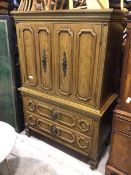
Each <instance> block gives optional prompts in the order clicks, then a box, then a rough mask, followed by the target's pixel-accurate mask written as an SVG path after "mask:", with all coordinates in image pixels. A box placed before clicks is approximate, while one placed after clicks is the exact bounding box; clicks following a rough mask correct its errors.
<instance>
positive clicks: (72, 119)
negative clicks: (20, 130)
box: [25, 98, 92, 136]
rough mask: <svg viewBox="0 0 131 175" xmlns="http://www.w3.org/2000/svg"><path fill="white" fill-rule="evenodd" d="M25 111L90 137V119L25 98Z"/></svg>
mask: <svg viewBox="0 0 131 175" xmlns="http://www.w3.org/2000/svg"><path fill="white" fill-rule="evenodd" d="M25 103H26V110H27V111H28V112H30V113H33V114H36V115H39V116H41V117H44V118H47V119H48V120H51V121H53V122H55V123H58V124H61V125H63V126H65V127H68V128H70V129H74V130H75V131H77V132H80V133H82V134H85V135H89V136H91V135H92V119H90V118H87V117H85V116H81V115H78V114H75V113H73V112H69V111H67V110H63V109H61V108H59V107H55V106H52V105H47V104H46V103H44V102H43V101H40V100H36V99H30V98H26V102H25Z"/></svg>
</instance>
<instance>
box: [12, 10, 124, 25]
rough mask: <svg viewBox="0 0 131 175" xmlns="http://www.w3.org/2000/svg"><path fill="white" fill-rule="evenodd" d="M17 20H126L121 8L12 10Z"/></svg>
mask: <svg viewBox="0 0 131 175" xmlns="http://www.w3.org/2000/svg"><path fill="white" fill-rule="evenodd" d="M11 14H12V15H13V16H14V18H15V21H16V22H18V21H23V20H24V21H35V20H37V21H47V22H51V21H54V22H59V21H60V22H62V21H65V22H68V21H69V22H88V21H91V22H102V23H104V22H109V21H119V22H120V21H121V22H124V14H123V13H122V11H120V10H114V9H108V10H105V9H104V10H57V11H53V10H49V11H36V12H33V11H30V12H27V11H26V12H24V11H23V12H20V11H12V13H11Z"/></svg>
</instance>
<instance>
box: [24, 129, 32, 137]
mask: <svg viewBox="0 0 131 175" xmlns="http://www.w3.org/2000/svg"><path fill="white" fill-rule="evenodd" d="M25 132H26V135H27V136H28V137H30V136H31V131H30V130H29V129H28V128H25Z"/></svg>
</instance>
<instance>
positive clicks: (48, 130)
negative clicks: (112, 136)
mask: <svg viewBox="0 0 131 175" xmlns="http://www.w3.org/2000/svg"><path fill="white" fill-rule="evenodd" d="M26 119H27V120H28V121H27V122H28V124H29V128H31V129H33V128H34V129H36V130H38V131H41V132H42V133H43V135H45V136H47V137H50V138H52V139H53V140H56V141H58V142H61V143H62V144H64V145H67V146H69V147H71V148H73V149H76V150H78V151H79V150H80V151H82V152H83V153H86V154H89V152H90V149H91V138H90V137H88V136H83V135H81V134H79V133H77V132H74V131H73V130H70V129H68V128H66V127H63V126H61V125H59V124H56V123H54V122H52V121H50V120H47V119H43V118H41V117H39V116H37V115H32V114H30V113H28V112H27V115H26Z"/></svg>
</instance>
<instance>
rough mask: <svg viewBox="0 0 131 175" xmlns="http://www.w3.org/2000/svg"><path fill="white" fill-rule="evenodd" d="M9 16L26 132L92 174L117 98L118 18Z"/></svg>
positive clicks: (107, 14) (82, 13)
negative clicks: (67, 152)
mask: <svg viewBox="0 0 131 175" xmlns="http://www.w3.org/2000/svg"><path fill="white" fill-rule="evenodd" d="M12 14H13V16H14V18H15V21H16V28H17V39H18V46H19V52H20V65H21V78H22V87H21V88H19V90H20V91H21V93H22V96H23V105H24V113H25V123H26V130H27V132H28V131H35V132H37V133H40V134H42V135H43V136H46V137H48V138H50V139H52V140H54V141H56V142H59V143H60V144H61V145H64V146H66V147H69V148H70V149H72V150H74V151H76V152H78V153H80V154H82V155H84V156H86V158H87V159H88V160H89V163H90V165H91V168H92V169H94V168H96V167H97V164H98V161H99V160H100V157H101V155H102V152H103V150H104V148H105V146H106V143H107V140H108V138H109V133H110V123H111V118H112V108H113V104H114V102H115V100H116V98H117V91H116V79H115V76H114V74H115V72H116V68H117V61H118V60H119V50H120V48H121V43H122V42H121V41H122V32H123V22H124V19H123V14H122V13H121V12H120V11H113V10H111V9H110V10H98V11H95V10H94V11H93V10H89V11H88V10H79V11H77V10H76V11H75V10H74V11H69V10H65V11H55V12H54V11H42V12H28V13H27V12H20V11H18V12H13V13H12ZM112 39H113V41H114V44H112ZM30 51H31V52H30ZM28 133H29V132H28Z"/></svg>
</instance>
